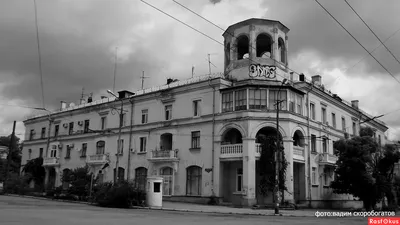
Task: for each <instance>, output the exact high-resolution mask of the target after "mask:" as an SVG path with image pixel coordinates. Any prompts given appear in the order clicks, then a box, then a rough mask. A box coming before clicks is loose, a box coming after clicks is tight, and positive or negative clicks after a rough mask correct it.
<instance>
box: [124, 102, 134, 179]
mask: <svg viewBox="0 0 400 225" xmlns="http://www.w3.org/2000/svg"><path fill="white" fill-rule="evenodd" d="M129 101H130V103H131V124H130V127H129V148H128V173H127V177H126V179H127V180H128V181H129V180H130V179H131V154H132V153H131V148H132V133H133V115H134V113H133V100H132V99H129ZM133 146H134V147H135V144H133Z"/></svg>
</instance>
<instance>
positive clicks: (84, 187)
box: [61, 166, 94, 197]
mask: <svg viewBox="0 0 400 225" xmlns="http://www.w3.org/2000/svg"><path fill="white" fill-rule="evenodd" d="M91 179H92V173H90V171H89V167H88V166H84V167H78V168H75V169H73V170H71V171H70V172H68V173H66V174H64V175H63V176H62V178H61V180H62V182H68V183H69V184H70V187H69V188H68V193H69V194H71V195H77V196H80V197H82V196H88V195H89V191H90V182H91ZM93 182H94V181H93Z"/></svg>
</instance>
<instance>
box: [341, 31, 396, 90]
mask: <svg viewBox="0 0 400 225" xmlns="http://www.w3.org/2000/svg"><path fill="white" fill-rule="evenodd" d="M399 31H400V28H399V29H397V30H396V32H394V33H393V34H392V35H390V36H389V37H388V38H386V39H385V40H384V41H383V43H386V42H387V41H389V39H390V38H392V37H393V36H394V35H396V34H397V33H398V32H399ZM382 45H383V44H380V45H378V46H377V47H376V48H374V49H373V50H372V51H371V53H373V52H375V51H376V50H377V49H378V48H380V47H381V46H382ZM365 58H367V55H365V56H364V57H363V58H361V59H360V60H359V61H358V62H357V63H356V64H354V65H352V66H350V67H347V68H346V69H345V70H344V71H343V73H345V72H347V71H348V70H351V69H352V68H353V67H355V66H357V65H358V64H359V63H360V62H361V61H363V60H364V59H365ZM339 78H340V76H338V77H337V78H336V79H335V81H334V83H333V85H334V84H335V83H336V81H337V80H338V79H339Z"/></svg>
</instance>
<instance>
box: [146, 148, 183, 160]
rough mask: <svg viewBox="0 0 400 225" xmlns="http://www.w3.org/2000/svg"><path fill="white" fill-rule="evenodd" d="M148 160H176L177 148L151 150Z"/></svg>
mask: <svg viewBox="0 0 400 225" xmlns="http://www.w3.org/2000/svg"><path fill="white" fill-rule="evenodd" d="M149 160H150V161H178V160H179V158H178V149H175V150H162V151H152V152H151V157H150V159H149Z"/></svg>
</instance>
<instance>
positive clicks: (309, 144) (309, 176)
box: [306, 85, 313, 208]
mask: <svg viewBox="0 0 400 225" xmlns="http://www.w3.org/2000/svg"><path fill="white" fill-rule="evenodd" d="M312 88H313V85H311V88H310V89H309V90H308V91H307V101H306V102H307V136H308V137H307V142H308V154H307V160H308V179H307V180H308V207H310V208H311V189H312V188H311V143H310V139H311V135H310V96H309V93H310V91H311V90H312Z"/></svg>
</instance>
